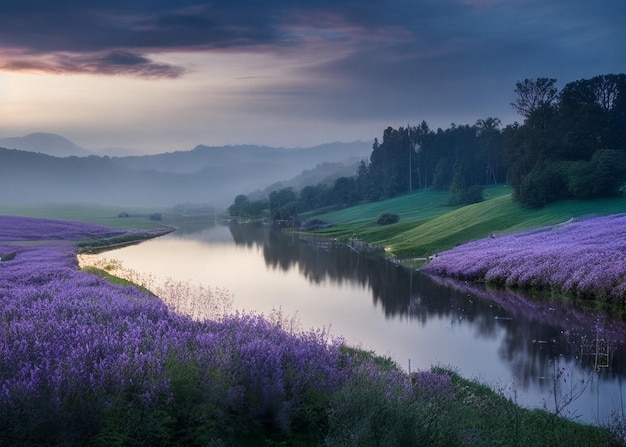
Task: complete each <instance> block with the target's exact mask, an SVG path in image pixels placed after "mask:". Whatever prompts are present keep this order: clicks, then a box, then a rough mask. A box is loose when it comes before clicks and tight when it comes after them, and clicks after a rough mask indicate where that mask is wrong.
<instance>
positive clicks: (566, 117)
mask: <svg viewBox="0 0 626 447" xmlns="http://www.w3.org/2000/svg"><path fill="white" fill-rule="evenodd" d="M513 92H514V99H513V102H512V103H511V106H512V107H513V108H514V109H515V110H516V111H517V112H518V113H519V115H520V116H521V117H522V118H523V120H522V122H521V123H519V122H517V121H516V122H514V123H513V124H509V125H507V126H505V127H503V126H502V123H501V120H500V119H499V118H495V117H487V118H484V119H478V120H477V121H476V122H475V123H474V124H473V125H469V124H465V125H456V124H454V123H453V124H451V125H450V126H449V127H448V128H447V129H441V128H438V129H437V130H436V131H435V130H432V129H430V127H429V126H428V124H427V123H426V122H425V121H422V122H421V123H420V124H419V125H417V126H410V125H407V127H399V128H398V129H394V128H392V127H388V128H387V129H385V130H384V132H383V136H382V141H379V140H378V139H376V140H375V141H374V143H373V146H372V152H371V155H370V157H369V159H363V160H361V162H360V164H359V166H358V169H357V171H356V172H355V174H354V175H353V176H350V177H341V178H339V179H336V180H335V181H334V182H333V183H330V184H328V183H320V184H317V185H310V186H305V187H303V188H302V189H301V190H299V191H296V190H294V189H293V188H283V189H280V190H276V191H273V192H271V193H270V194H269V197H267V198H265V199H262V200H251V199H250V198H249V197H248V196H246V195H243V194H240V195H238V196H237V197H236V198H235V200H234V203H233V204H232V205H231V206H230V207H229V213H230V214H231V215H232V216H237V217H246V218H257V217H261V216H263V215H267V214H268V212H269V215H270V217H271V219H272V220H292V219H296V218H297V216H298V213H303V212H306V211H310V210H314V209H325V208H327V209H337V208H341V207H347V206H351V205H355V204H358V203H364V202H371V201H378V200H385V199H389V198H392V197H395V196H398V195H401V194H405V193H410V192H412V191H415V190H417V189H420V188H433V189H436V190H441V191H449V193H450V196H449V202H448V204H449V205H451V206H452V205H462V204H469V203H475V202H479V201H481V200H482V190H483V187H484V186H485V185H491V184H501V183H506V184H509V185H510V186H511V187H512V188H513V200H515V201H517V202H519V203H521V204H522V205H523V206H526V207H529V208H540V207H543V206H544V205H546V204H547V203H550V202H554V201H558V200H563V199H568V198H595V197H608V196H614V195H620V194H622V193H623V189H624V184H625V183H626V74H607V75H599V76H596V77H593V78H591V79H581V80H578V81H574V82H570V83H568V84H566V85H565V86H564V87H563V88H562V89H560V90H559V89H558V88H557V80H556V79H551V78H536V79H524V80H523V81H518V82H517V83H516V84H515V89H514V90H513Z"/></svg>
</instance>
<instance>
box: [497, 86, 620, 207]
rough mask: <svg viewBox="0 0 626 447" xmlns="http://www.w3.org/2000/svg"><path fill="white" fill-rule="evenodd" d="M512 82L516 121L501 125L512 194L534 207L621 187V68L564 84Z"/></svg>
mask: <svg viewBox="0 0 626 447" xmlns="http://www.w3.org/2000/svg"><path fill="white" fill-rule="evenodd" d="M555 85H556V80H555V79H547V78H540V79H536V80H529V79H526V80H524V81H523V82H518V83H517V85H516V90H515V92H516V93H517V95H518V98H517V101H516V102H515V103H513V107H514V108H515V109H516V110H517V111H518V112H519V113H520V114H521V115H522V116H524V118H525V119H524V123H523V124H522V125H518V124H515V125H512V126H508V127H507V128H506V129H505V130H504V132H503V137H504V152H505V157H506V166H507V176H508V182H509V183H510V184H511V186H513V188H514V193H515V199H516V200H518V201H520V202H521V203H523V204H525V205H527V206H532V207H540V206H543V205H544V204H546V203H549V202H553V201H556V200H561V199H565V198H592V197H603V196H610V195H615V194H621V188H622V186H623V185H624V181H625V179H626V75H624V74H620V75H601V76H596V77H594V78H591V79H583V80H579V81H574V82H571V83H569V84H567V85H566V86H565V87H564V88H563V89H562V90H561V91H560V92H559V91H558V90H557V88H556V86H555Z"/></svg>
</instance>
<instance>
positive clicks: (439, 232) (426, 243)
mask: <svg viewBox="0 0 626 447" xmlns="http://www.w3.org/2000/svg"><path fill="white" fill-rule="evenodd" d="M511 193H512V190H511V188H510V187H508V186H502V185H500V186H490V187H487V188H485V192H484V196H485V200H484V201H483V202H480V203H475V204H472V205H466V206H453V207H452V206H448V205H447V201H448V198H449V193H448V192H447V191H443V192H442V191H433V190H419V191H416V192H413V193H411V194H406V195H403V196H400V197H396V198H394V199H390V200H385V201H381V202H373V203H367V204H362V205H358V206H353V207H350V208H345V209H343V210H339V211H334V212H332V213H326V214H322V215H318V216H316V217H317V218H318V219H321V220H323V221H326V222H328V223H330V224H332V225H333V226H332V227H331V228H328V229H326V230H321V231H319V232H318V233H320V234H324V235H326V236H328V237H334V238H338V239H340V240H348V239H349V238H351V237H356V238H358V239H361V240H363V241H366V242H368V243H371V244H376V245H380V246H382V247H384V248H385V251H386V253H387V255H388V256H392V257H397V258H412V257H428V256H431V255H433V254H435V253H439V252H442V251H445V250H448V249H451V248H453V247H455V246H457V245H460V244H463V243H466V242H468V241H473V240H477V239H482V238H486V237H489V236H490V235H503V234H511V233H516V232H520V231H525V230H528V229H532V228H538V227H543V226H548V225H555V224H558V223H562V222H566V221H568V220H570V219H571V218H583V217H592V216H602V215H609V214H617V213H622V212H624V211H625V210H626V197H615V198H607V199H595V200H564V201H561V202H556V203H552V204H549V205H546V206H545V207H543V208H541V209H528V208H524V207H522V206H521V205H520V204H519V203H516V202H514V201H513V200H512V198H511ZM382 213H394V214H397V215H398V216H399V217H400V220H399V222H398V223H395V224H392V225H385V226H380V225H377V224H376V219H377V217H378V216H379V215H380V214H382Z"/></svg>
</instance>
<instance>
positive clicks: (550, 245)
mask: <svg viewBox="0 0 626 447" xmlns="http://www.w3.org/2000/svg"><path fill="white" fill-rule="evenodd" d="M423 271H425V272H427V273H431V274H435V275H439V276H450V277H454V278H457V279H461V280H465V281H486V282H487V283H491V284H496V285H502V286H509V287H519V288H524V289H544V290H549V291H552V292H555V293H559V294H566V295H569V296H573V297H580V298H583V299H598V300H604V301H608V302H612V303H618V304H624V302H625V299H626V214H618V215H611V216H605V217H597V218H592V219H586V220H572V221H569V222H566V223H564V224H561V225H557V226H553V227H547V228H541V229H537V230H532V231H527V232H524V233H519V234H512V235H506V236H495V237H490V238H487V239H482V240H478V241H475V242H470V243H467V244H463V245H460V246H458V247H455V248H454V249H451V250H449V251H446V252H444V253H439V254H438V255H437V256H435V257H434V258H433V259H432V261H431V262H430V263H429V264H427V265H426V266H424V268H423Z"/></svg>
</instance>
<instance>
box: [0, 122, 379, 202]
mask: <svg viewBox="0 0 626 447" xmlns="http://www.w3.org/2000/svg"><path fill="white" fill-rule="evenodd" d="M32 135H35V137H33V136H32ZM32 135H29V136H27V137H22V138H20V139H0V146H15V145H18V144H16V143H24V142H28V143H29V144H30V145H29V146H28V147H30V148H32V149H31V150H30V151H26V150H18V149H12V148H8V149H7V148H0V202H2V203H3V204H22V205H23V204H43V203H78V202H83V203H101V204H107V205H118V206H126V207H127V206H142V207H143V206H173V205H177V204H181V203H195V204H203V205H206V204H208V205H213V206H217V207H218V208H225V207H227V206H228V205H230V204H231V203H232V202H233V200H234V197H235V196H236V195H237V194H246V193H249V192H250V191H256V190H263V189H265V188H267V187H268V185H271V184H274V183H276V182H281V181H286V180H289V179H293V178H295V177H298V176H300V175H301V174H302V173H303V171H309V172H308V173H305V174H307V175H303V176H301V179H300V180H299V184H302V185H303V186H304V184H303V183H307V182H311V183H316V182H317V181H321V178H320V176H322V175H323V176H324V177H325V178H326V177H329V176H331V177H332V175H333V172H334V171H337V172H341V173H342V175H343V172H345V171H346V169H348V170H351V169H352V168H350V166H353V165H354V164H355V163H357V162H358V161H359V160H361V159H363V158H367V157H368V156H369V154H370V152H371V147H372V145H371V142H353V143H329V144H324V145H321V146H316V147H311V148H295V149H285V148H271V147H265V146H252V145H245V146H219V147H209V146H203V145H200V146H197V147H196V148H194V149H192V150H189V151H178V152H169V153H163V154H157V155H142V156H124V157H109V156H98V155H93V154H91V155H89V154H90V153H89V152H88V151H86V150H85V149H83V150H84V151H85V152H84V153H81V154H82V155H83V156H77V155H76V153H74V154H71V155H69V156H68V155H67V154H68V153H70V151H71V150H74V151H76V152H79V151H78V149H82V148H80V147H79V146H77V145H74V144H73V143H72V142H71V141H69V140H67V139H64V138H63V137H59V136H53V137H50V135H52V134H32ZM38 135H39V137H36V136H38ZM41 135H44V137H41ZM56 137H58V138H56ZM46 138H47V139H48V141H58V142H59V145H56V146H55V145H48V146H46V147H42V146H41V145H36V144H35V143H34V142H37V141H39V142H41V140H42V139H43V140H45V139H46ZM7 140H8V142H9V143H14V144H7ZM61 143H63V144H61ZM74 146H75V147H74ZM24 147H26V146H25V145H24V144H21V148H24ZM76 148H78V149H76ZM49 152H52V153H54V154H55V155H54V156H53V155H50V154H49ZM84 155H88V156H84ZM324 163H326V164H327V165H326V168H325V169H315V168H316V167H317V166H318V165H321V164H324ZM334 163H336V165H333V164H334ZM311 170H312V171H311ZM311 172H313V173H316V172H319V173H320V174H319V175H318V176H316V175H311ZM288 183H289V184H293V181H291V182H288ZM279 184H280V183H279ZM279 184H278V185H279Z"/></svg>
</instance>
